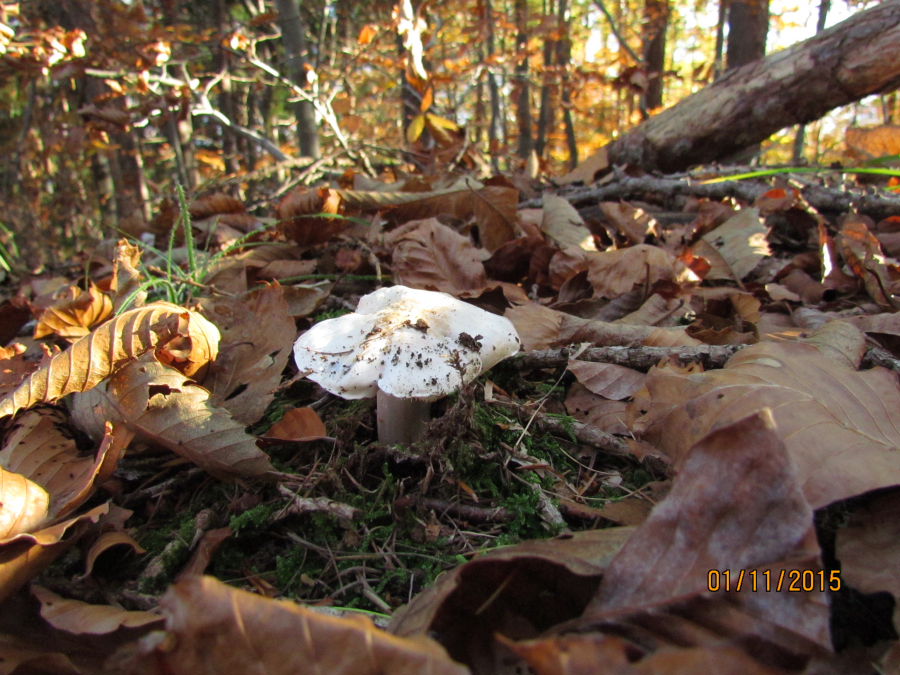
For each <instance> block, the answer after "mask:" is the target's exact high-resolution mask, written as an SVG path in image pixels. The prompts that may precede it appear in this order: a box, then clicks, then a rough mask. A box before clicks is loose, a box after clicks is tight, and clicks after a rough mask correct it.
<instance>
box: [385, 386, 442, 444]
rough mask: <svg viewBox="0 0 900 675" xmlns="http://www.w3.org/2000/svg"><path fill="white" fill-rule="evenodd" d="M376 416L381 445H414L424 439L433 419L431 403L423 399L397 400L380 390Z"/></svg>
mask: <svg viewBox="0 0 900 675" xmlns="http://www.w3.org/2000/svg"><path fill="white" fill-rule="evenodd" d="M375 415H376V417H377V418H378V441H379V442H380V443H387V444H393V443H412V442H414V441H417V440H419V438H421V437H422V433H423V432H424V431H425V424H426V423H427V422H428V420H429V419H431V403H430V402H429V401H427V400H425V399H421V398H397V397H396V396H391V395H390V394H386V393H384V392H383V391H381V389H380V388H379V389H378V394H377V396H376V398H375Z"/></svg>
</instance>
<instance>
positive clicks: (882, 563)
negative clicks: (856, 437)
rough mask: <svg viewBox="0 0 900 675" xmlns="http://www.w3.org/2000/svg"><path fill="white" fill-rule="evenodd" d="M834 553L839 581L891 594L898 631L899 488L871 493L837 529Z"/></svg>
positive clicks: (899, 575)
mask: <svg viewBox="0 0 900 675" xmlns="http://www.w3.org/2000/svg"><path fill="white" fill-rule="evenodd" d="M835 557H836V558H837V559H838V560H839V561H840V563H841V580H842V582H844V583H846V584H849V585H851V586H853V587H854V588H855V589H857V590H858V591H861V592H863V593H878V592H879V591H887V592H888V593H890V594H891V595H893V596H894V630H895V631H900V492H897V491H896V490H895V491H893V492H889V493H887V494H880V495H875V496H872V497H871V498H870V499H869V501H868V502H867V503H866V504H864V505H861V506H859V507H858V508H857V509H856V510H855V511H854V512H853V513H852V514H851V516H850V521H849V522H848V523H847V524H846V525H845V526H844V527H841V528H839V529H838V531H837V541H836V543H835Z"/></svg>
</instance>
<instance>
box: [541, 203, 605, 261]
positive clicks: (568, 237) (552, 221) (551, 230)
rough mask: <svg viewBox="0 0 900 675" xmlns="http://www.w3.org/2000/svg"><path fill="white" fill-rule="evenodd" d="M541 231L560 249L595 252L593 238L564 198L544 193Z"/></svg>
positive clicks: (578, 215)
mask: <svg viewBox="0 0 900 675" xmlns="http://www.w3.org/2000/svg"><path fill="white" fill-rule="evenodd" d="M543 202H544V213H543V217H542V219H541V231H542V232H543V233H544V234H545V235H547V237H548V238H549V239H550V240H551V241H552V242H553V243H555V244H556V245H557V246H558V247H559V248H561V249H567V248H578V249H581V250H582V251H596V250H597V247H596V246H595V245H594V237H593V235H592V234H591V231H590V230H589V229H587V228H586V227H585V226H584V220H582V218H581V215H580V214H579V213H578V211H577V210H576V209H575V207H574V206H572V205H571V204H570V203H569V200H567V199H565V198H564V197H559V196H557V195H555V194H553V193H551V192H546V193H544V199H543Z"/></svg>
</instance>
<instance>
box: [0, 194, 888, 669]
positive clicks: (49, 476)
mask: <svg viewBox="0 0 900 675" xmlns="http://www.w3.org/2000/svg"><path fill="white" fill-rule="evenodd" d="M346 178H347V177H345V181H344V184H343V185H342V186H341V187H340V188H337V187H319V188H306V187H301V188H297V189H295V190H294V191H293V192H289V193H287V195H286V196H285V197H284V198H282V200H281V202H280V203H279V204H278V205H277V206H276V207H275V208H273V209H272V210H271V213H268V214H262V213H260V214H253V215H251V214H249V213H248V210H247V207H246V206H245V205H244V204H243V203H242V202H241V201H240V200H238V199H236V198H234V197H232V196H230V195H227V194H224V193H221V192H211V193H209V194H206V195H204V196H201V197H200V198H198V199H196V200H195V201H194V202H193V203H192V204H191V206H190V213H191V216H192V217H193V218H194V228H195V230H196V231H195V232H194V237H196V239H195V241H194V245H196V246H203V247H204V248H203V252H204V255H203V256H201V255H200V253H201V251H200V250H198V251H194V252H193V253H192V252H190V251H186V252H184V253H185V260H194V261H195V262H196V260H200V259H203V260H209V261H211V262H209V263H208V266H207V267H202V268H201V267H197V268H190V269H188V267H187V265H188V263H184V264H182V265H181V266H179V265H178V264H177V254H176V250H175V249H170V251H169V255H170V258H169V259H168V260H166V259H165V258H162V259H158V260H156V261H155V262H154V264H152V265H148V264H145V262H143V261H142V258H150V257H151V256H157V258H158V254H159V252H152V251H149V250H145V249H142V247H141V246H140V245H139V244H133V243H129V242H127V241H125V240H122V241H120V242H118V243H116V242H109V245H107V246H106V247H105V248H104V249H102V250H105V251H108V252H110V253H107V254H103V253H101V252H99V250H98V253H96V254H94V255H93V256H92V258H91V260H92V268H91V269H93V270H94V274H93V276H92V277H91V278H89V279H88V282H87V285H86V286H80V285H74V286H73V285H71V281H68V280H66V279H64V278H60V277H56V278H51V277H48V278H45V279H39V278H35V279H30V280H23V282H22V284H21V286H20V287H19V289H18V292H17V294H16V295H15V297H12V298H8V299H6V300H7V302H8V303H9V307H10V308H14V307H17V308H19V310H17V311H18V312H19V313H18V314H13V313H10V314H8V315H7V316H8V317H9V318H7V319H5V320H4V321H5V322H10V324H9V326H7V325H6V324H5V323H4V330H5V331H7V332H9V333H10V335H15V336H16V337H15V339H12V340H10V343H9V344H8V345H7V346H6V347H4V348H3V353H2V357H3V359H2V360H0V365H2V367H3V371H2V379H0V382H2V388H0V396H2V398H0V414H3V415H4V416H5V417H6V421H5V429H4V434H3V440H2V446H0V599H2V601H3V604H4V607H2V608H0V663H2V664H5V665H4V666H3V669H2V672H10V673H12V672H20V671H21V672H26V671H27V669H28V668H35V667H43V668H49V669H52V670H54V671H55V672H74V673H92V672H146V673H162V672H166V673H195V672H268V673H282V672H283V673H291V672H300V671H302V670H304V669H309V668H313V669H316V670H318V671H321V672H330V673H341V672H347V673H364V672H373V673H374V672H392V673H407V672H408V673H419V672H434V673H463V672H474V673H495V672H496V673H503V672H522V670H523V669H526V668H527V669H530V671H531V672H534V673H538V674H551V673H553V674H557V673H560V674H562V673H580V672H604V673H617V674H618V673H621V674H623V675H624V674H626V673H677V672H685V673H687V672H698V671H702V670H707V671H711V672H723V673H728V672H735V673H738V672H740V673H803V672H808V673H812V672H816V673H844V672H847V673H854V672H859V673H863V672H871V669H873V668H874V669H876V670H877V669H881V671H880V672H889V668H890V667H892V664H894V663H896V660H897V653H898V648H897V637H898V636H897V631H898V628H900V626H898V621H900V618H898V617H900V614H898V612H897V609H896V608H897V607H898V606H900V603H898V600H900V598H898V596H897V594H898V592H900V560H898V556H900V551H898V549H897V546H896V540H897V528H896V523H897V521H898V519H897V517H896V516H897V501H898V499H897V498H898V495H900V488H898V486H900V455H898V453H900V430H898V428H897V422H896V419H897V417H896V411H897V409H898V407H900V392H898V372H900V361H898V354H897V342H896V336H897V335H898V334H900V327H898V325H897V315H896V313H895V312H894V311H893V310H894V309H895V307H896V302H897V295H898V289H900V286H898V281H897V278H898V277H897V269H898V263H897V262H896V260H894V259H893V258H891V257H890V255H891V254H892V253H893V251H892V250H888V249H889V246H890V245H891V242H892V241H893V240H892V239H891V237H890V236H889V235H890V234H891V233H892V232H893V229H892V227H890V226H889V225H884V224H882V223H876V222H874V221H872V220H870V219H868V218H867V217H865V216H858V215H851V216H846V215H845V214H839V213H832V214H827V217H826V215H822V214H820V213H814V212H811V211H808V207H807V206H806V205H805V202H803V200H802V199H799V197H798V195H797V193H796V191H793V192H792V191H786V190H778V189H775V190H770V191H768V192H763V193H761V196H759V197H758V198H756V199H755V200H746V199H745V200H740V199H738V200H732V201H730V202H728V203H726V202H725V201H713V200H710V199H706V198H704V199H697V198H692V199H687V200H681V201H680V202H678V203H677V208H678V209H680V212H679V213H678V218H676V219H674V220H672V219H671V217H670V218H668V219H662V218H661V217H657V216H658V215H659V214H658V213H657V210H658V211H660V212H661V211H662V210H664V208H669V209H671V208H672V207H673V204H672V203H671V200H670V199H669V197H667V194H666V192H665V190H659V192H658V193H657V194H656V198H657V199H658V202H659V203H658V204H657V205H655V206H654V205H653V204H650V203H648V202H647V201H642V202H640V203H638V202H635V201H626V200H624V199H622V200H619V201H613V200H610V199H609V195H610V194H611V193H609V191H608V190H607V188H604V190H606V191H605V192H604V193H603V199H599V198H596V197H595V198H593V201H591V200H590V199H586V198H585V197H584V196H583V195H580V194H578V193H577V190H576V191H575V192H573V191H572V190H571V189H569V190H568V191H567V190H566V189H563V190H558V191H556V192H553V191H550V190H545V191H544V193H543V198H542V200H538V201H532V202H529V203H527V204H525V205H518V201H519V200H518V192H517V190H516V189H515V188H513V187H512V185H513V184H514V182H513V181H510V180H507V179H504V178H497V179H492V180H489V181H487V182H475V181H473V180H471V179H466V180H465V181H453V180H445V181H439V180H435V179H433V178H424V177H422V178H417V179H410V180H408V181H406V182H398V183H395V184H380V183H378V182H377V181H372V180H368V179H367V180H363V178H362V177H359V179H358V180H356V179H354V178H353V177H350V182H351V183H354V185H352V186H351V187H352V188H354V189H347V184H346V183H347V181H346ZM518 180H519V183H521V182H522V180H521V177H519V179H518ZM355 188H361V189H355ZM532 188H534V189H532V190H531V193H532V194H540V189H539V188H540V186H537V185H534V186H532ZM623 194H625V193H623ZM646 196H647V195H646V194H645V197H646ZM526 206H527V207H528V208H526ZM168 209H169V211H167V212H166V213H167V214H168V215H166V214H163V215H165V218H162V219H161V220H160V223H162V224H163V225H164V224H165V222H168V227H175V226H176V225H175V223H176V220H177V218H178V210H177V207H175V206H174V202H173V203H172V204H171V205H170V206H169V207H168ZM670 215H671V214H670ZM166 219H168V220H167V221H166ZM164 221H165V222H164ZM268 223H271V224H273V225H271V226H269V225H267V224H268ZM158 225H159V223H158ZM260 227H261V228H262V229H259V228H260ZM104 255H106V256H107V257H104ZM204 256H205V257H204ZM189 264H190V265H193V264H194V263H189ZM204 264H205V263H204ZM161 266H167V267H168V272H167V274H168V276H166V275H165V274H164V275H163V276H160V274H161V272H165V270H161ZM154 270H155V271H154ZM198 270H199V271H198ZM194 272H196V273H197V276H196V277H195V278H188V277H186V276H185V274H187V273H194ZM154 275H155V276H154ZM391 284H403V285H407V286H410V287H413V288H420V289H426V290H438V291H443V292H448V293H450V294H452V295H455V296H457V297H460V298H462V299H464V300H466V301H468V302H471V303H473V304H476V305H478V306H480V307H482V308H484V309H487V310H489V311H492V312H494V313H496V314H503V315H505V316H506V317H507V318H509V319H510V320H511V321H512V322H513V324H514V325H515V326H516V329H517V330H518V332H519V335H520V337H521V339H522V342H523V345H524V351H523V352H522V353H521V354H519V355H517V356H515V357H512V358H510V359H508V360H507V361H505V362H503V363H501V364H499V365H498V366H496V367H495V369H494V370H493V371H491V373H490V374H489V375H487V376H483V377H482V378H480V379H479V380H477V381H476V382H474V383H472V384H470V385H468V386H467V387H465V388H464V389H463V390H462V391H460V392H459V393H458V394H456V395H454V396H452V397H450V398H448V399H445V400H442V401H440V402H437V403H435V404H433V409H432V417H433V421H432V422H430V423H429V426H428V427H427V430H426V432H425V438H424V439H423V440H422V441H420V442H417V443H414V444H413V445H412V446H409V447H407V446H387V445H383V444H379V443H377V441H376V440H375V439H376V436H375V414H374V410H373V407H372V405H371V404H370V403H368V402H366V401H344V400H341V399H340V398H337V397H335V396H331V395H328V394H326V393H325V392H324V391H323V390H322V389H321V388H319V387H317V386H316V385H314V384H313V383H312V382H310V381H309V380H305V379H303V378H302V375H303V374H302V373H297V372H296V368H295V367H294V366H293V363H292V362H290V360H289V355H290V349H291V345H292V344H293V342H294V341H295V339H296V338H297V336H298V335H299V334H300V333H302V332H304V331H305V330H307V329H308V328H309V327H310V326H312V325H313V324H315V323H318V322H320V321H322V320H325V319H328V318H333V317H335V316H339V315H341V314H344V313H347V312H349V311H351V310H352V309H353V308H354V307H355V306H356V302H357V300H358V299H359V297H361V296H363V295H365V294H367V293H369V292H371V291H373V290H376V289H377V288H379V287H382V286H386V285H391ZM160 289H165V291H166V292H165V293H162V294H161V293H160ZM156 298H160V299H156ZM128 306H130V307H132V308H131V309H128V308H127V307H128ZM123 308H124V311H122V310H123ZM25 310H27V312H30V313H31V315H32V316H33V317H34V319H35V321H36V324H35V325H36V328H35V330H34V337H33V338H31V337H27V336H26V335H24V334H23V326H24V325H25V315H22V316H20V314H21V312H22V311H25ZM114 312H115V313H114ZM477 334H478V333H477V326H472V327H471V330H469V331H468V332H467V333H466V335H469V336H476V335H477ZM38 340H40V342H38ZM473 340H474V342H475V343H476V344H477V338H473ZM41 345H43V347H41ZM623 524H624V526H623ZM29 584H30V586H29ZM11 612H14V613H15V616H16V617H17V620H16V621H12V620H10V619H9V617H10V616H12V614H11ZM3 617H6V618H3ZM373 619H374V621H373ZM38 636H40V639H38ZM76 638H77V639H82V640H88V642H89V645H90V649H89V650H87V649H86V648H85V645H86V644H88V643H84V644H82V645H80V646H78V647H76V646H75V644H76V643H77V639H76ZM88 651H90V654H88ZM148 657H152V658H148Z"/></svg>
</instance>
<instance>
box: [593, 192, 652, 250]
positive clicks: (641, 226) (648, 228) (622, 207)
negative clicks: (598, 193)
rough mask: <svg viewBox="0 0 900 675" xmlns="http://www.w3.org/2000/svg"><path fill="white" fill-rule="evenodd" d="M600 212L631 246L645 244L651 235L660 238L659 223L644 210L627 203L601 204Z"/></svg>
mask: <svg viewBox="0 0 900 675" xmlns="http://www.w3.org/2000/svg"><path fill="white" fill-rule="evenodd" d="M600 210H601V211H602V212H603V215H604V216H606V217H607V218H608V219H609V220H610V222H611V223H612V224H613V226H614V227H615V228H616V230H618V231H619V232H620V233H621V234H623V235H624V236H625V238H626V239H627V240H628V242H629V243H630V244H642V243H644V240H645V239H646V238H647V235H649V234H652V235H654V236H659V233H660V225H659V223H658V222H657V221H656V219H655V218H654V217H653V216H651V215H650V214H649V213H647V212H646V211H644V209H641V208H638V207H636V206H632V205H631V204H628V203H626V202H600Z"/></svg>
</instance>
